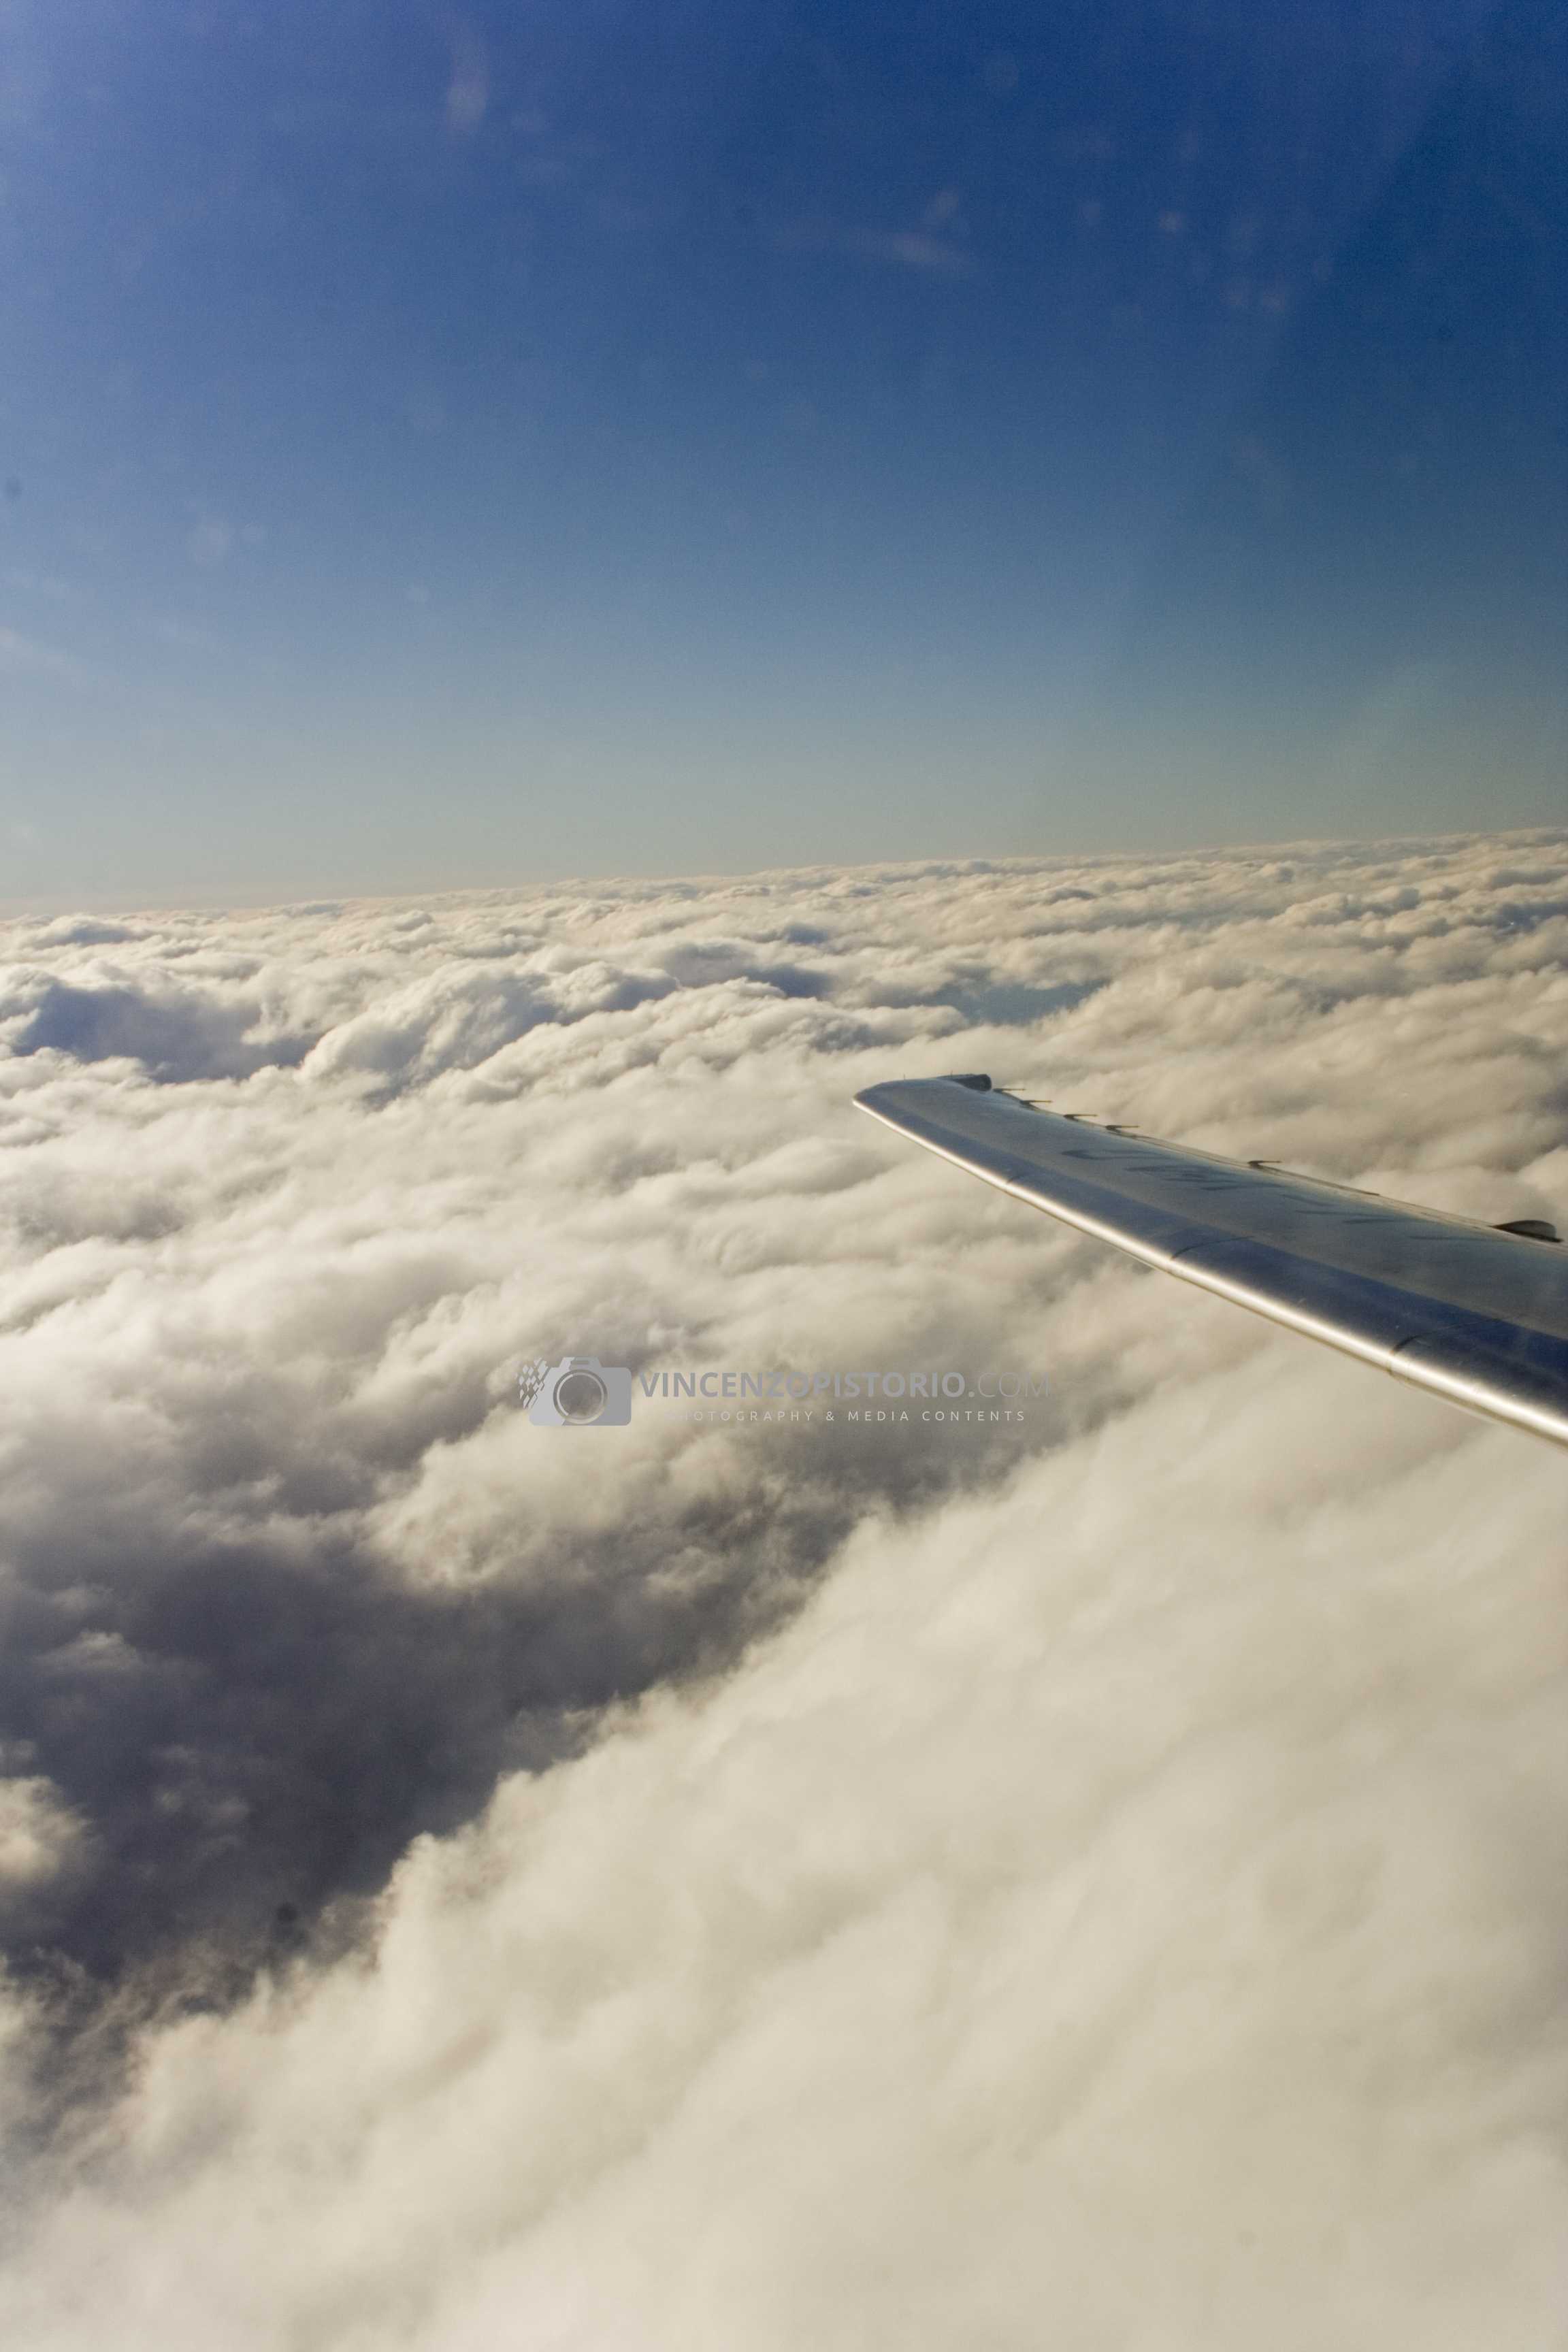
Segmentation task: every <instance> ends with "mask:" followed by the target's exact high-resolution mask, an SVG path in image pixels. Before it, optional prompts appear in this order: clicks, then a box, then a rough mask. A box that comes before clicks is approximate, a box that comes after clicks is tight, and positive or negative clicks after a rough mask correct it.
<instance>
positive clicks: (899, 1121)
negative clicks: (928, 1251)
mask: <svg viewBox="0 0 1568 2352" xmlns="http://www.w3.org/2000/svg"><path fill="white" fill-rule="evenodd" d="M855 1100H856V1103H857V1105H858V1108H860V1109H861V1110H865V1111H869V1112H870V1114H871V1116H872V1118H878V1119H880V1120H881V1121H882V1123H883V1125H884V1126H887V1127H890V1128H892V1129H895V1130H896V1131H897V1132H898V1133H899V1134H900V1135H905V1136H908V1137H910V1139H911V1140H912V1141H914V1142H916V1143H921V1144H923V1145H924V1146H925V1147H926V1149H927V1150H929V1151H935V1152H939V1153H940V1154H941V1155H942V1158H943V1159H944V1160H952V1162H953V1164H954V1165H955V1166H956V1167H959V1168H966V1169H968V1170H969V1171H970V1173H971V1174H972V1175H975V1176H983V1177H984V1179H985V1181H986V1182H987V1183H989V1184H994V1185H996V1186H997V1187H998V1188H999V1190H1000V1191H1002V1192H1011V1193H1012V1194H1013V1195H1014V1196H1015V1198H1016V1199H1017V1200H1020V1201H1026V1202H1028V1203H1029V1205H1030V1206H1031V1207H1032V1208H1036V1209H1044V1210H1045V1211H1047V1213H1048V1214H1049V1215H1051V1216H1053V1217H1059V1218H1060V1219H1061V1221H1062V1223H1064V1224H1068V1225H1074V1226H1076V1227H1077V1228H1078V1230H1079V1232H1080V1233H1085V1234H1092V1235H1093V1236H1094V1237H1095V1238H1096V1239H1097V1240H1099V1241H1105V1242H1111V1243H1113V1244H1115V1245H1116V1247H1117V1248H1118V1249H1122V1250H1126V1251H1127V1252H1128V1253H1129V1254H1130V1255H1131V1256H1133V1257H1136V1258H1141V1259H1142V1262H1143V1263H1144V1265H1152V1266H1158V1267H1160V1268H1161V1269H1162V1270H1163V1272H1165V1273H1167V1274H1174V1275H1179V1276H1181V1277H1182V1279H1183V1280H1184V1282H1193V1283H1196V1284H1197V1285H1198V1286H1199V1288H1200V1289H1204V1290H1212V1291H1215V1292H1216V1293H1217V1294H1218V1296H1219V1297H1222V1298H1229V1299H1232V1300H1234V1301H1235V1303H1236V1304H1237V1306H1240V1307H1251V1308H1252V1310H1253V1311H1254V1313H1255V1314H1258V1315H1267V1316H1268V1317H1269V1318H1270V1319H1271V1320H1272V1321H1273V1322H1276V1323H1282V1324H1284V1325H1286V1326H1287V1327H1288V1328H1289V1329H1290V1330H1293V1331H1300V1332H1303V1333H1305V1334H1306V1336H1307V1337H1308V1338H1309V1339H1322V1340H1326V1341H1327V1342H1328V1344H1329V1345H1330V1346H1331V1347H1334V1348H1340V1349H1343V1350H1344V1352H1345V1353H1346V1354H1347V1355H1351V1356H1359V1357H1360V1358H1361V1359H1362V1360H1363V1362H1364V1363H1368V1364H1375V1365H1377V1366H1378V1367H1379V1368H1380V1369H1381V1370H1384V1371H1387V1372H1393V1373H1394V1375H1395V1377H1396V1378H1398V1379H1400V1380H1405V1381H1412V1382H1414V1384H1415V1386H1416V1387H1417V1388H1424V1389H1430V1390H1431V1391H1433V1392H1434V1393H1435V1394H1436V1395H1438V1396H1442V1397H1447V1399H1448V1401H1449V1402H1450V1403H1453V1404H1458V1405H1465V1406H1468V1408H1469V1410H1470V1411H1471V1412H1482V1413H1488V1414H1490V1415H1491V1416H1492V1417H1493V1418H1494V1419H1495V1420H1498V1421H1505V1422H1509V1423H1512V1425H1513V1426H1514V1427H1515V1428H1516V1429H1527V1430H1531V1431H1532V1432H1533V1433H1534V1434H1535V1435H1536V1436H1538V1437H1549V1438H1552V1439H1554V1440H1555V1441H1556V1443H1557V1444H1560V1445H1568V1249H1564V1248H1563V1247H1562V1246H1560V1245H1558V1246H1553V1237H1552V1229H1551V1227H1550V1226H1547V1225H1543V1224H1533V1230H1525V1231H1522V1232H1521V1231H1519V1230H1515V1229H1510V1228H1506V1227H1500V1226H1494V1225H1482V1224H1473V1223H1470V1221H1469V1220H1468V1218H1464V1217H1452V1216H1448V1215H1446V1214H1444V1213H1442V1212H1441V1211H1439V1210H1436V1209H1419V1208H1413V1207H1411V1206H1409V1205H1408V1204H1406V1203H1405V1202H1400V1201H1390V1200H1385V1199H1384V1198H1383V1196H1382V1195H1381V1194H1378V1193H1374V1192H1356V1191H1354V1190H1353V1189H1352V1188H1351V1187H1350V1186H1348V1185H1342V1184H1333V1183H1329V1182H1325V1181H1322V1180H1321V1179H1320V1178H1317V1177H1312V1176H1299V1175H1295V1174H1292V1173H1291V1172H1290V1171H1288V1170H1285V1169H1279V1168H1275V1167H1272V1166H1270V1165H1268V1164H1267V1163H1264V1162H1260V1161H1256V1160H1252V1161H1243V1160H1222V1159H1218V1158H1216V1157H1215V1156H1214V1155H1213V1154H1212V1153H1209V1152H1205V1151H1194V1150H1189V1149H1187V1148H1186V1147H1185V1146H1184V1145H1181V1144H1174V1143H1157V1142H1155V1141H1153V1140H1152V1139H1150V1138H1147V1137H1144V1136H1142V1135H1140V1134H1138V1133H1136V1132H1135V1131H1134V1130H1131V1129H1126V1128H1121V1127H1112V1126H1108V1125H1105V1124H1102V1123H1101V1122H1100V1121H1097V1120H1092V1119H1089V1118H1084V1117H1082V1116H1081V1115H1074V1114H1072V1113H1063V1112H1058V1111H1051V1110H1047V1109H1045V1108H1042V1107H1041V1106H1039V1105H1038V1104H1036V1103H1032V1102H1028V1101H1026V1100H1024V1099H1023V1098H1022V1097H1019V1096H1016V1095H1012V1094H1008V1093H1006V1092H1005V1090H1004V1089H1002V1088H1000V1087H993V1086H992V1084H991V1082H990V1080H989V1079H987V1078H983V1077H980V1076H963V1077H947V1078H914V1079H898V1080H894V1081H891V1082H889V1084H887V1085H884V1086H876V1087H867V1088H866V1090H865V1092H864V1093H863V1094H859V1095H857V1096H856V1097H855ZM1531 1223H1533V1221H1531Z"/></svg>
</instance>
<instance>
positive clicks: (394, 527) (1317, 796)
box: [0, 0, 1568, 901]
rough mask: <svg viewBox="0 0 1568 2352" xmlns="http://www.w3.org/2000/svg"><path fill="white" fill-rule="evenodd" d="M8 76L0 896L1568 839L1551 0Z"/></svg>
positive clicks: (571, 17)
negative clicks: (1493, 829)
mask: <svg viewBox="0 0 1568 2352" xmlns="http://www.w3.org/2000/svg"><path fill="white" fill-rule="evenodd" d="M4 32H5V53H4V58H3V62H0V148H3V158H0V160H3V169H4V182H3V201H0V268H3V272H4V278H3V288H0V302H3V306H4V311H3V315H4V319H5V346H6V351H7V366H6V369H5V377H4V382H3V385H0V479H3V480H4V483H5V495H4V499H3V501H0V707H3V708H4V710H5V721H4V728H3V734H0V759H3V763H4V766H3V787H4V799H5V811H4V832H3V834H0V847H4V849H5V859H6V872H5V881H4V882H3V883H0V897H4V898H8V899H10V900H12V901H23V900H32V901H37V900H43V901H49V900H53V899H57V898H68V899H71V900H73V901H75V900H84V901H104V900H114V899H119V898H125V899H135V900H138V901H145V900H147V899H149V898H154V899H156V898H180V897H189V896H191V895H193V894H195V895H211V896H215V897H233V898H267V897H273V896H279V895H289V896H303V895H310V894H314V893H317V892H321V891H344V890H353V889H363V890H371V891H374V890H397V889H404V888H427V887H439V886H442V885H447V884H454V885H455V884H461V883H465V882H484V881H490V880H520V881H521V880H527V879H530V878H532V877H549V876H555V875H560V874H563V873H571V872H590V873H591V872H606V871H618V872H634V873H635V872H641V873H658V872H677V871H692V870H701V869H709V870H714V869H717V870H730V869H736V868H743V867H747V866H760V865H765V864H776V863H796V862H803V863H804V862H831V861H836V860H840V859H844V860H858V859H863V858H872V857H884V856H920V855H926V854H950V853H956V854H965V853H970V854H981V855H996V854H1005V853H1008V852H1012V851H1020V852H1025V851H1027V852H1034V851H1043V852H1048V851H1051V850H1053V849H1058V848H1059V849H1064V850H1068V849H1077V848H1089V849H1095V848H1114V847H1121V846H1125V847H1128V848H1133V849H1145V848H1148V849H1156V848H1160V847H1164V846H1168V845H1173V844H1178V843H1184V842H1199V841H1208V840H1222V839H1232V840H1235V839H1250V838H1258V839H1266V838H1279V837H1283V836H1290V835H1311V834H1322V833H1331V832H1345V831H1350V832H1359V833H1376V832H1380V831H1414V830H1418V829H1422V828H1425V827H1432V828H1437V829H1441V828H1447V827H1460V826H1464V825H1467V824H1510V823H1512V824H1537V823H1544V822H1550V821H1552V819H1553V818H1554V817H1555V816H1557V815H1558V814H1559V813H1560V810H1561V807H1562V802H1563V785H1562V774H1563V746H1564V740H1565V737H1564V713H1563V705H1564V689H1563V683H1562V678H1561V660H1560V652H1561V638H1560V636H1559V635H1557V634H1556V633H1557V632H1559V631H1560V629H1561V627H1562V625H1563V571H1564V563H1563V544H1564V540H1563V474H1564V468H1565V467H1568V422H1565V420H1564V418H1563V415H1562V412H1561V402H1560V399H1557V395H1556V394H1554V393H1553V391H1552V383H1553V373H1552V372H1553V369H1554V368H1555V367H1558V365H1559V362H1562V361H1563V359H1564V357H1565V356H1568V353H1565V352H1564V337H1563V315H1562V312H1563V292H1562V285H1563V279H1562V264H1563V257H1564V253H1565V251H1568V213H1565V209H1564V207H1565V204H1568V197H1565V194H1564V184H1565V180H1568V172H1565V169H1564V163H1563V157H1564V141H1563V120H1564V106H1565V92H1564V85H1565V80H1568V70H1565V68H1564V58H1563V26H1562V22H1561V19H1560V17H1559V16H1558V15H1557V14H1556V12H1555V11H1553V10H1552V9H1551V8H1549V7H1548V6H1546V5H1544V0H1513V4H1512V5H1510V6H1507V7H1505V8H1504V9H1503V10H1501V11H1500V12H1498V13H1497V14H1496V15H1495V16H1494V14H1493V13H1492V12H1491V11H1489V9H1488V8H1487V7H1485V6H1484V5H1477V0H1419V5H1397V6H1396V5H1392V0H1379V4H1378V5H1370V0H1360V5H1356V0H1309V5H1291V6H1290V7H1289V8H1286V7H1283V6H1280V7H1268V8H1261V9H1260V8H1259V7H1258V5H1256V0H1187V5H1163V6H1161V5H1127V0H1094V5H1090V0H1082V5H1059V6H1053V7H1049V8H1046V7H1041V6H1038V5H1036V6H1023V5H990V0H980V5H965V6H963V7H957V6H953V7H938V6H933V5H854V0H835V5H778V0H763V5H744V6H742V5H735V4H734V0H723V5H721V0H685V5H669V6H662V5H648V0H641V5H636V6H633V5H625V0H596V5H586V6H581V5H580V6H574V7H573V8H571V9H567V8H565V7H563V6H558V5H551V0H546V5H530V6H526V7H524V6H500V5H489V6H482V7H469V8H464V7H462V6H458V7H439V8H438V7H436V6H433V5H413V0H374V5H370V0H315V5H296V0H268V5H254V6H248V7H247V6H245V5H239V0H235V4H234V5H222V6H219V5H190V0H179V5H175V0H47V5H43V0H11V5H9V6H8V7H7V9H6V11H5V20H4ZM1554 399H1557V406H1556V407H1555V408H1554V407H1553V406H1552V402H1553V400H1554ZM1554 648H1555V652H1554Z"/></svg>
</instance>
